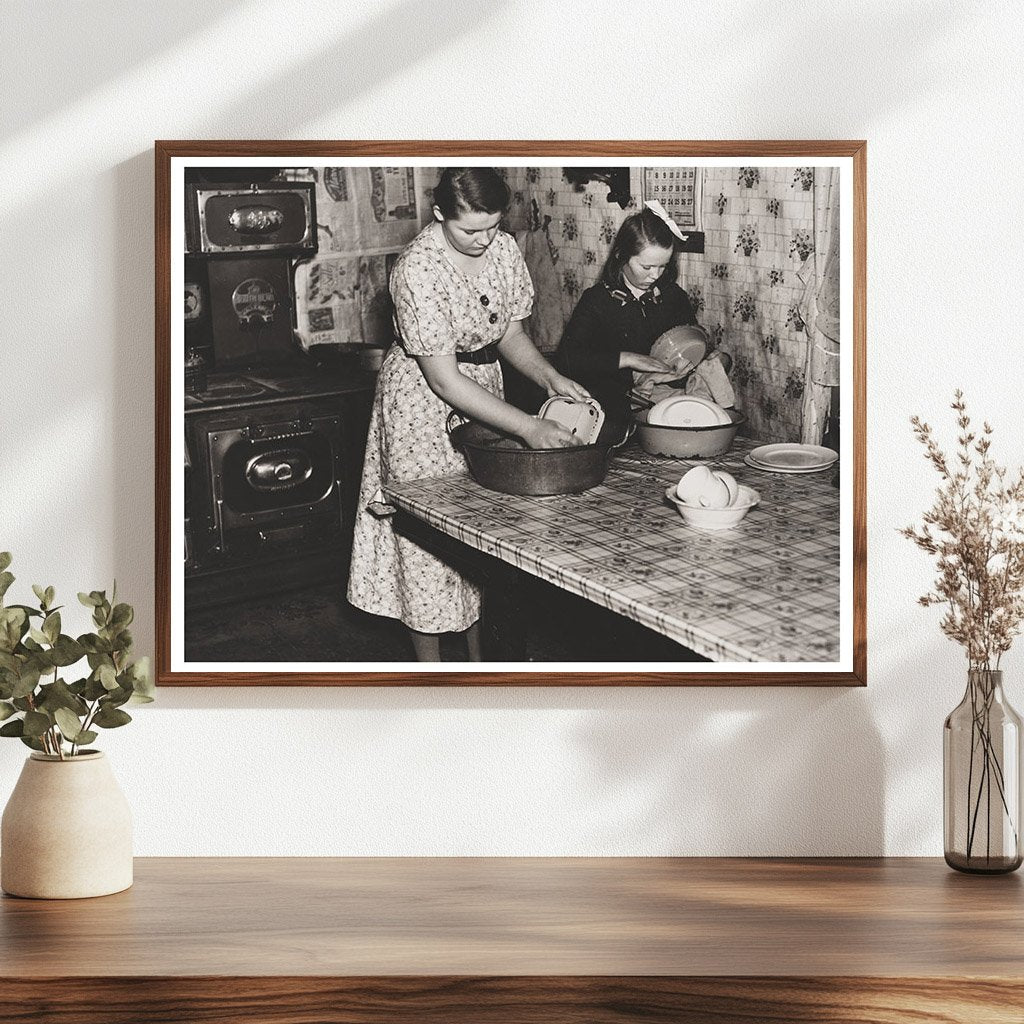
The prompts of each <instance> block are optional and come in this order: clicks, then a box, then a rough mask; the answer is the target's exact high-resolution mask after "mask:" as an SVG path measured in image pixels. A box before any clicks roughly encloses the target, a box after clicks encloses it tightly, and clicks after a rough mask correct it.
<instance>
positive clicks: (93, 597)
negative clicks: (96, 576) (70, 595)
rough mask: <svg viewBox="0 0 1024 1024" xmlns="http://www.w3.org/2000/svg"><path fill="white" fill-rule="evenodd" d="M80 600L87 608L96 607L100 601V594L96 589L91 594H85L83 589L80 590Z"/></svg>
mask: <svg viewBox="0 0 1024 1024" xmlns="http://www.w3.org/2000/svg"><path fill="white" fill-rule="evenodd" d="M78 600H79V601H81V602H82V604H84V605H85V606H86V608H95V607H96V605H98V604H99V603H100V602H99V595H98V594H97V593H96V591H95V590H94V591H93V592H92V593H91V594H83V593H82V592H81V591H79V592H78Z"/></svg>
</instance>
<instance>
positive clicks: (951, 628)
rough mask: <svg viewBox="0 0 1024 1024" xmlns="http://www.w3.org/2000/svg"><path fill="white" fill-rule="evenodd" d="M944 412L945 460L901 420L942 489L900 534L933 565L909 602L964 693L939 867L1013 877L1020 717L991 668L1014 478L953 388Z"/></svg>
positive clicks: (1012, 582) (1018, 483) (1021, 495)
mask: <svg viewBox="0 0 1024 1024" xmlns="http://www.w3.org/2000/svg"><path fill="white" fill-rule="evenodd" d="M952 409H953V411H954V412H955V413H956V417H957V420H956V422H957V428H958V431H959V434H958V437H957V447H956V450H955V453H954V454H953V455H951V456H949V455H947V454H946V453H945V452H943V450H942V449H941V448H940V447H939V445H938V443H937V442H936V440H935V438H934V436H933V434H932V428H931V427H930V426H929V425H928V424H927V423H925V422H924V421H922V420H921V419H920V418H919V417H917V416H914V417H912V418H911V424H912V425H913V429H914V434H915V436H916V437H917V439H918V440H919V441H920V442H921V444H923V445H924V447H925V452H926V455H927V458H928V460H929V461H930V462H931V464H932V465H933V466H934V467H935V469H936V471H937V472H938V474H939V476H940V477H941V480H942V483H941V484H940V486H939V487H938V489H937V490H936V494H935V501H934V503H933V505H932V507H931V508H930V509H928V510H927V511H926V512H925V513H924V515H923V517H922V525H921V526H907V527H904V529H903V530H902V531H901V532H902V534H903V536H905V537H907V538H908V539H909V540H911V541H913V542H914V543H915V544H916V545H917V546H918V547H919V548H920V549H921V550H922V551H924V552H926V553H927V554H929V555H932V556H934V557H935V559H936V568H937V570H938V575H937V577H936V579H935V583H934V584H933V587H932V589H931V590H929V591H928V592H927V593H926V594H924V595H922V596H921V597H920V598H918V601H919V603H920V604H922V605H924V606H925V607H931V606H932V605H940V606H942V607H943V608H944V609H945V612H944V614H943V616H942V619H941V621H940V627H941V629H942V632H943V633H944V634H945V635H946V636H947V637H949V639H951V640H954V641H956V643H958V644H960V645H961V646H962V647H963V648H964V652H965V654H966V656H967V667H968V672H967V690H966V693H965V695H964V699H963V701H962V702H961V703H960V705H959V707H958V708H956V709H955V710H954V711H953V712H952V713H951V714H950V715H949V717H948V718H947V719H946V724H945V727H944V731H943V750H944V778H945V808H946V811H945V817H946V824H945V845H946V851H945V852H946V861H947V863H949V864H950V866H952V867H954V868H957V869H959V870H962V871H975V872H982V873H995V872H1000V871H1013V870H1016V868H1017V867H1019V866H1020V864H1021V848H1020V834H1019V829H1018V822H1019V820H1020V796H1019V790H1018V779H1019V769H1020V763H1019V762H1020V746H1019V739H1020V719H1019V718H1018V717H1017V715H1016V712H1014V711H1013V709H1012V708H1010V707H1009V705H1007V704H1006V703H1005V701H1004V699H1003V696H1002V685H1001V680H1002V673H1001V671H1000V669H999V664H1000V659H1001V658H1002V656H1003V655H1004V654H1005V653H1006V652H1007V651H1008V650H1009V649H1010V647H1011V646H1012V644H1013V641H1014V639H1015V638H1016V637H1017V636H1018V634H1019V633H1020V631H1021V624H1022V621H1024V516H1022V512H1024V470H1018V472H1017V474H1016V475H1015V476H1011V475H1008V473H1007V470H1006V468H1005V467H1003V466H999V465H997V464H996V462H995V461H994V460H993V459H992V457H991V455H990V452H989V450H990V448H991V444H992V441H991V437H992V427H991V426H990V425H989V424H988V423H985V424H984V425H983V427H982V429H981V431H980V433H979V432H978V431H976V430H974V429H972V427H971V418H970V416H968V414H967V406H966V403H965V402H964V398H963V392H961V391H960V390H959V389H958V390H957V391H956V392H955V396H954V399H953V402H952Z"/></svg>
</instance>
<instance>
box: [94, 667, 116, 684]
mask: <svg viewBox="0 0 1024 1024" xmlns="http://www.w3.org/2000/svg"><path fill="white" fill-rule="evenodd" d="M96 678H97V679H98V680H99V681H100V682H101V683H102V684H103V688H104V689H105V690H116V689H117V686H118V682H117V673H116V672H115V671H114V667H113V666H112V665H100V667H99V668H98V669H96Z"/></svg>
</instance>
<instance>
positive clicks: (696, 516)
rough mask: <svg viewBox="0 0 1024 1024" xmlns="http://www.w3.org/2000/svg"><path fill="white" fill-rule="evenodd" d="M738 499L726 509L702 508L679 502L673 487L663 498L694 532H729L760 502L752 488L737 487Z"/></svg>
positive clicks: (742, 485) (745, 486) (741, 485)
mask: <svg viewBox="0 0 1024 1024" xmlns="http://www.w3.org/2000/svg"><path fill="white" fill-rule="evenodd" d="M739 492H740V493H739V497H738V498H737V499H736V504H735V505H730V506H729V507H728V508H702V507H701V506H700V505H690V504H688V503H687V502H685V501H680V500H679V498H678V496H677V495H676V493H675V487H674V486H673V487H668V488H666V490H665V497H666V498H668V500H669V501H670V502H672V504H673V505H675V507H676V511H677V512H678V513H679V514H680V515H681V516H682V517H683V522H685V523H686V525H687V526H692V527H693V528H694V529H696V530H731V529H732V528H733V527H734V526H736V525H737V524H738V523H739V522H740V520H741V519H742V518H743V517H744V516H745V515H746V514H747V513H748V512H749V511H750V510H751V509H752V508H753V507H754V506H755V505H756V504H757V503H758V502H759V501H760V500H761V495H760V494H758V493H757V491H755V490H754V488H753V487H747V485H746V484H740V485H739Z"/></svg>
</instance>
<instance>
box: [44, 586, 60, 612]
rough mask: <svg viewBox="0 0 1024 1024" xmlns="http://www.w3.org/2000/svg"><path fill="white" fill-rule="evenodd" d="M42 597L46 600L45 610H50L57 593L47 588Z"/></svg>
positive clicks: (51, 588)
mask: <svg viewBox="0 0 1024 1024" xmlns="http://www.w3.org/2000/svg"><path fill="white" fill-rule="evenodd" d="M43 596H44V597H45V598H46V602H45V603H46V607H47V608H52V607H53V599H54V598H55V597H56V596H57V591H56V590H54V589H53V587H47V588H46V593H45V594H44V595H43Z"/></svg>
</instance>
